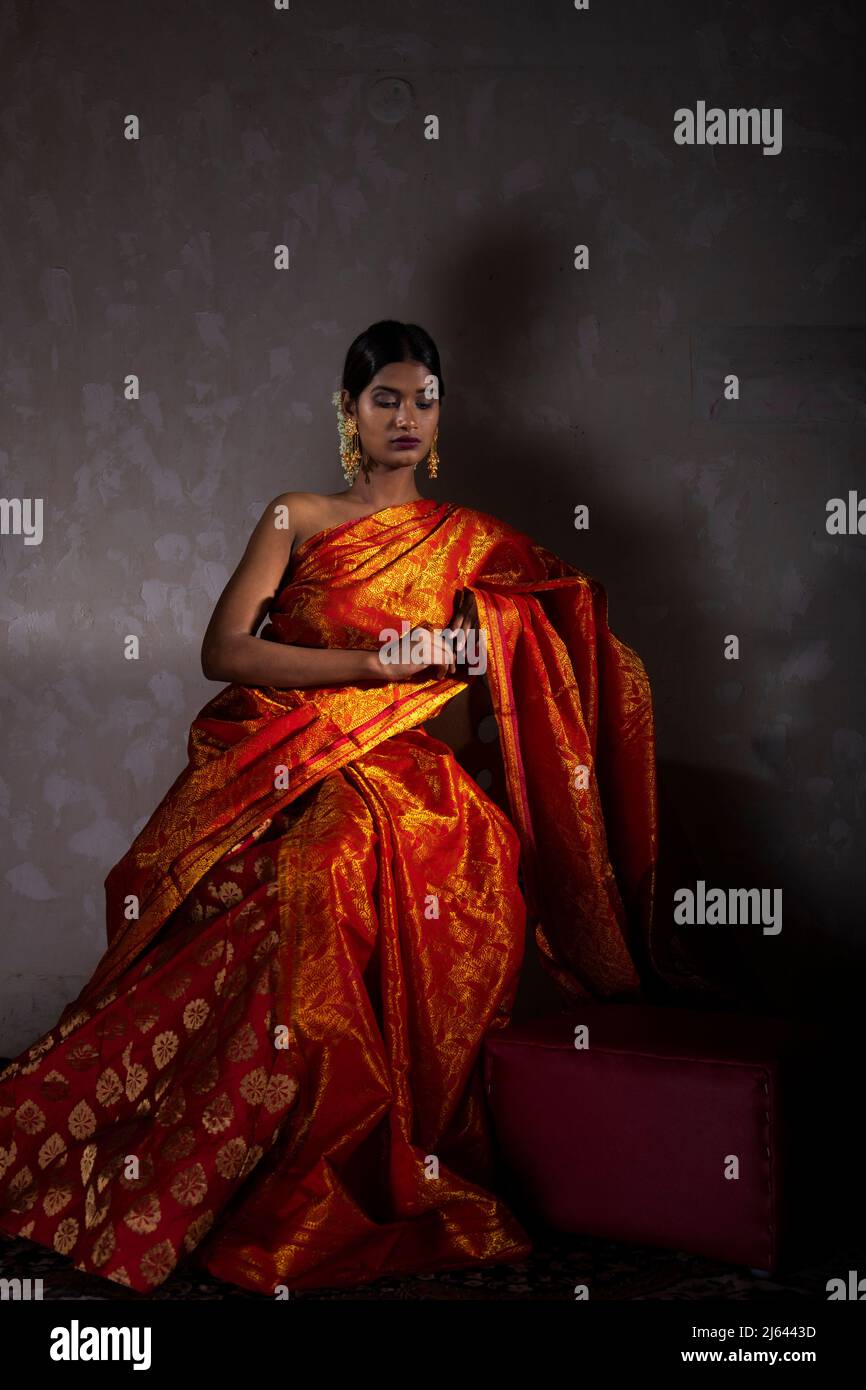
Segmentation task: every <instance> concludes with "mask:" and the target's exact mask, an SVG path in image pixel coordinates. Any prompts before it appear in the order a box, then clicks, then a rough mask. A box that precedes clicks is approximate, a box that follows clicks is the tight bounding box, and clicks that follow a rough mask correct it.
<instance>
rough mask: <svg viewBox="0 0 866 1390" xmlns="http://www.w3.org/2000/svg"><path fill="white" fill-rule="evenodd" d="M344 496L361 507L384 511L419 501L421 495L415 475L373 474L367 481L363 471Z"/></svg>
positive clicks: (401, 473)
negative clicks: (405, 503) (386, 508)
mask: <svg viewBox="0 0 866 1390" xmlns="http://www.w3.org/2000/svg"><path fill="white" fill-rule="evenodd" d="M343 496H344V497H345V498H347V499H348V500H350V501H352V502H353V503H357V504H358V506H359V507H361V506H363V507H364V508H365V509H367V508H372V509H374V510H375V511H383V510H384V508H385V507H399V506H400V505H401V503H403V502H415V501H418V500H420V498H421V493H420V492H419V491H418V489H417V488H416V486H415V478H414V474H413V475H411V476H410V477H408V478H407V477H406V476H405V473H404V472H403V470H401V472H400V473H399V474H398V475H397V476H395V477H388V476H387V475H385V476H382V475H380V474H378V473H376V472H373V473H372V474H371V476H370V478H369V479H367V478H365V477H364V474H363V469H362V470H360V471H359V473H358V477H357V478H356V479H355V481H354V482H353V483H352V486H351V487H350V488H349V489H348V490H347V491H346V492H344V493H343Z"/></svg>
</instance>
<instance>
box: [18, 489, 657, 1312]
mask: <svg viewBox="0 0 866 1390" xmlns="http://www.w3.org/2000/svg"><path fill="white" fill-rule="evenodd" d="M460 589H468V590H470V591H471V593H472V594H473V595H474V597H475V600H476V604H477V610H478V620H479V627H480V629H481V631H482V633H483V636H484V643H485V648H486V658H487V671H486V679H487V681H488V685H489V689H490V694H491V700H492V705H493V710H494V714H495V718H496V722H497V726H498V732H499V736H500V746H501V751H502V756H503V765H504V771H505V776H506V783H507V788H508V798H509V807H510V812H511V814H510V817H507V816H506V815H505V814H504V812H502V811H501V810H500V808H499V807H498V806H496V805H495V804H494V803H493V802H492V801H491V800H490V798H489V797H487V796H486V795H485V793H484V792H483V791H482V790H481V789H480V788H479V787H478V785H477V783H476V782H475V781H474V779H472V778H471V777H470V776H469V774H468V773H466V772H465V771H464V770H463V769H462V768H461V767H460V765H459V763H458V762H457V760H456V759H455V757H454V755H453V753H452V752H451V750H450V749H449V748H448V747H447V746H446V745H444V744H443V743H441V742H440V741H439V740H438V739H435V738H433V737H432V736H431V735H430V734H429V733H428V732H427V731H426V730H425V729H424V728H423V727H422V726H423V725H424V723H425V721H427V720H430V719H432V718H433V717H434V716H435V715H436V714H437V713H438V712H439V711H440V710H441V709H442V708H443V706H444V705H445V704H447V703H448V701H450V700H451V699H453V698H454V697H455V695H457V694H459V693H460V692H461V691H462V690H464V689H466V687H467V684H468V681H469V680H472V679H480V678H481V677H480V676H468V677H467V678H466V679H455V678H454V677H446V678H443V679H438V678H434V679H426V678H425V679H420V678H416V679H413V680H409V681H398V682H394V683H387V682H381V681H372V680H370V681H359V682H356V683H354V684H351V685H345V686H333V687H326V686H322V687H310V688H304V689H297V690H285V689H278V688H275V687H264V688H250V687H244V686H240V685H230V686H228V687H226V688H225V689H223V690H221V691H220V692H219V694H217V696H216V697H215V698H214V699H212V700H211V701H210V702H209V703H208V704H207V705H206V706H205V708H204V709H203V710H202V711H201V713H200V714H199V715H198V717H197V718H196V720H195V721H194V723H193V725H192V727H191V730H190V736H189V746H188V764H187V767H186V768H185V769H184V771H183V772H182V773H181V775H180V776H179V777H178V778H177V780H176V781H175V783H174V784H173V785H172V787H171V788H170V789H169V791H168V792H167V793H166V795H165V797H164V798H163V800H162V802H161V803H160V805H159V806H158V807H157V809H156V810H155V811H154V813H153V815H152V816H151V817H150V819H149V820H148V822H147V823H146V825H145V826H144V828H143V829H142V830H141V831H140V833H139V834H138V836H137V837H136V839H135V841H134V843H133V844H132V846H131V847H130V849H129V851H128V852H127V853H126V854H125V855H124V856H123V858H122V859H121V860H120V862H119V863H118V864H116V865H115V867H114V868H113V869H112V870H111V872H110V873H109V875H108V877H107V879H106V910H107V934H108V947H107V950H106V952H105V954H104V956H103V957H102V959H101V960H100V961H99V963H98V965H97V966H96V969H95V971H94V974H93V976H92V978H91V979H90V981H89V982H88V984H87V985H86V986H85V988H84V989H83V990H82V992H81V994H80V995H79V997H78V999H77V1000H76V1001H75V1002H74V1003H73V1004H71V1005H70V1006H69V1007H68V1009H67V1010H65V1011H64V1014H63V1015H62V1016H61V1019H60V1020H59V1022H58V1025H57V1026H56V1028H55V1029H53V1030H51V1032H50V1033H49V1034H46V1035H45V1037H44V1038H43V1039H41V1040H40V1041H39V1042H38V1043H37V1044H35V1045H34V1046H33V1047H32V1048H30V1049H29V1051H28V1052H27V1053H26V1054H24V1055H23V1056H22V1058H19V1059H17V1060H16V1061H15V1062H13V1063H12V1065H11V1066H10V1067H8V1068H7V1070H6V1071H5V1072H4V1073H3V1075H2V1076H0V1229H2V1230H4V1231H7V1232H8V1233H10V1234H16V1235H22V1236H26V1237H29V1238H31V1239H33V1240H37V1241H41V1242H43V1243H44V1244H46V1245H49V1246H53V1248H54V1249H55V1250H58V1251H59V1252H61V1253H63V1254H65V1255H68V1256H69V1257H70V1258H71V1259H73V1260H74V1261H75V1263H76V1265H77V1267H78V1268H80V1269H83V1270H88V1271H93V1272H98V1273H100V1274H102V1275H103V1276H104V1277H106V1278H109V1279H113V1280H116V1281H117V1282H119V1283H123V1284H127V1285H129V1286H131V1287H133V1288H136V1289H139V1290H147V1289H152V1288H153V1287H155V1286H156V1285H157V1284H159V1283H161V1282H162V1281H163V1280H164V1279H165V1278H166V1277H167V1276H168V1275H169V1274H170V1272H171V1270H172V1269H173V1268H174V1266H175V1264H176V1263H177V1262H178V1260H180V1259H181V1258H182V1257H183V1256H184V1254H191V1253H192V1252H195V1258H196V1260H198V1261H199V1262H200V1263H202V1265H203V1266H205V1267H206V1268H207V1269H209V1270H210V1271H211V1272H212V1273H214V1274H216V1275H218V1276H219V1277H222V1278H225V1279H228V1280H230V1281H233V1282H235V1283H238V1284H241V1285H243V1286H246V1287H249V1288H251V1289H258V1290H260V1291H263V1292H268V1293H272V1292H273V1289H274V1287H275V1286H276V1285H277V1284H279V1283H281V1282H285V1283H286V1284H288V1285H289V1286H290V1287H297V1288H301V1287H307V1286H309V1287H315V1286H322V1285H327V1284H329V1283H330V1284H341V1283H342V1284H347V1283H348V1284H352V1283H361V1282H365V1281H367V1280H369V1279H373V1278H376V1277H378V1276H379V1275H381V1274H387V1273H400V1272H412V1271H417V1272H422V1271H426V1270H434V1269H441V1268H460V1267H465V1266H471V1265H474V1264H485V1263H486V1264H489V1263H496V1262H501V1261H503V1260H507V1259H514V1258H519V1257H521V1256H522V1255H525V1254H526V1253H528V1251H529V1250H530V1249H531V1243H530V1241H529V1238H528V1236H527V1234H526V1232H525V1231H524V1230H523V1228H522V1227H521V1226H520V1224H519V1223H518V1222H517V1220H516V1219H515V1217H514V1216H513V1214H512V1213H511V1212H510V1211H509V1210H508V1208H507V1207H506V1206H505V1204H504V1203H503V1202H502V1201H501V1200H500V1199H499V1197H498V1196H497V1195H495V1185H496V1178H495V1161H494V1152H493V1148H492V1144H491V1136H490V1133H489V1128H488V1124H487V1119H486V1114H485V1109H484V1097H483V1091H482V1087H481V1073H480V1065H479V1063H480V1052H481V1047H482V1044H483V1040H484V1036H485V1034H486V1033H487V1032H489V1031H490V1030H491V1029H496V1028H501V1027H504V1026H505V1025H506V1024H507V1022H508V1019H509V1015H510V1010H511V1006H512V1003H513V999H514V994H515V991H516V987H517V983H518V978H519V971H520V966H521V963H522V959H523V951H524V932H525V929H526V927H527V925H530V926H531V928H532V930H533V932H534V939H535V942H536V945H537V948H538V950H539V952H540V959H541V961H542V964H543V965H544V967H545V969H546V970H547V971H548V972H549V973H550V975H551V976H552V977H553V978H554V979H555V980H556V981H557V982H558V984H559V985H560V987H561V989H562V990H563V992H564V994H565V995H566V996H567V997H571V998H578V997H580V996H586V995H590V996H593V997H598V998H629V997H635V996H637V995H638V994H639V993H640V979H641V975H642V972H643V969H644V967H647V968H651V966H652V919H653V907H654V885H655V867H656V858H657V829H656V787H655V756H654V732H653V715H652V702H651V694H650V688H649V682H648V678H647V675H646V671H645V669H644V667H643V665H642V663H641V661H640V660H639V658H638V657H637V656H636V654H635V653H634V652H633V651H631V650H630V649H629V648H628V647H627V646H625V645H624V644H623V643H622V642H620V641H619V640H618V639H617V638H616V637H615V636H614V635H613V634H612V633H611V632H610V630H609V628H608V625H607V611H606V598H605V593H604V590H603V588H602V587H601V585H600V584H598V583H597V582H596V581H594V580H593V579H591V578H589V577H588V576H587V575H585V574H582V573H580V572H579V571H578V570H576V569H574V568H572V567H571V566H569V565H567V564H565V563H564V562H563V561H561V560H560V559H558V557H557V556H555V555H554V554H553V553H552V552H550V551H548V550H546V549H544V548H543V547H541V546H539V545H537V544H535V543H534V542H532V541H531V540H530V539H529V538H528V537H527V536H525V535H523V534H522V533H521V532H519V531H517V530H515V529H514V528H512V527H510V526H508V525H507V524H506V523H504V522H500V521H498V520H496V519H495V518H493V517H491V516H488V515H486V514H484V513H482V512H478V511H475V510H472V509H469V508H464V507H460V506H456V505H454V504H450V503H444V502H442V503H439V502H434V501H432V500H430V499H426V498H421V499H415V500H414V501H412V502H408V503H404V504H400V505H398V506H394V507H388V508H386V509H384V510H383V511H380V512H376V513H373V514H371V515H368V516H366V517H362V518H357V519H354V520H350V521H346V522H342V523H340V524H339V525H336V526H331V527H328V528H327V529H326V530H323V531H320V532H318V533H317V534H316V535H314V536H312V537H310V538H309V539H308V540H306V541H305V542H303V543H302V544H301V545H300V546H299V547H297V549H296V551H295V554H294V556H293V559H292V564H291V568H290V579H289V582H288V583H287V584H286V585H285V587H284V588H283V589H282V591H281V592H280V593H279V594H278V596H277V597H276V599H275V601H274V603H273V604H272V606H271V610H270V613H269V620H268V624H267V626H266V628H265V630H264V631H263V633H262V637H263V638H265V639H267V640H271V641H276V642H282V643H289V644H297V645H300V646H310V647H336V648H346V647H354V648H367V649H370V650H378V649H379V647H380V645H381V640H380V634H382V633H383V632H384V631H385V630H387V629H391V630H394V629H396V630H397V631H400V629H401V624H402V623H404V622H408V623H409V624H410V625H411V626H412V627H413V628H414V627H419V626H426V627H428V628H431V629H432V628H445V627H447V625H448V623H449V620H450V618H451V616H452V614H453V608H454V600H455V594H456V593H457V591H458V590H460ZM518 865H520V866H522V870H523V882H524V891H525V898H524V894H522V893H521V892H520V889H519V887H518V881H517V872H518ZM130 1155H133V1156H135V1157H136V1158H137V1161H138V1163H139V1167H138V1169H137V1170H135V1171H134V1172H133V1175H132V1176H130V1175H129V1174H128V1173H127V1170H126V1167H125V1164H126V1160H127V1159H128V1157H129V1156H130Z"/></svg>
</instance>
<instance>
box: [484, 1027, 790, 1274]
mask: <svg viewBox="0 0 866 1390" xmlns="http://www.w3.org/2000/svg"><path fill="white" fill-rule="evenodd" d="M581 1025H585V1027H586V1029H587V1033H588V1038H587V1045H586V1046H585V1047H576V1046H575V1038H576V1030H577V1029H579V1028H580V1026H581ZM807 1047H808V1041H807V1040H806V1039H805V1038H804V1036H803V1035H802V1033H801V1032H800V1030H797V1031H796V1032H795V1030H794V1028H793V1027H792V1025H791V1024H789V1023H788V1022H786V1021H785V1020H781V1019H773V1018H756V1017H752V1016H743V1015H739V1014H725V1013H697V1012H694V1011H691V1010H683V1009H679V1008H674V1007H657V1006H653V1005H645V1004H610V1003H596V1002H592V1003H588V1004H586V1005H581V1006H579V1008H576V1009H574V1010H572V1011H570V1012H569V1013H564V1014H558V1015H555V1016H551V1017H547V1018H542V1019H538V1020H533V1021H530V1022H527V1023H522V1024H519V1025H512V1026H510V1027H509V1028H506V1029H504V1030H503V1031H502V1032H498V1033H491V1034H489V1035H488V1037H487V1038H486V1040H485V1045H484V1075H485V1084H486V1090H487V1099H488V1103H489V1107H490V1114H491V1120H492V1123H493V1127H494V1130H495V1133H496V1136H497V1141H498V1147H499V1150H500V1155H501V1159H502V1163H503V1168H504V1171H505V1174H506V1175H507V1186H508V1188H509V1192H508V1194H507V1195H508V1196H510V1197H511V1198H512V1200H513V1201H514V1202H515V1205H516V1209H517V1211H518V1212H520V1211H521V1209H522V1208H524V1207H525V1208H526V1209H527V1211H528V1212H529V1213H531V1214H534V1215H535V1216H536V1217H537V1218H538V1219H540V1220H541V1221H542V1222H544V1223H546V1224H547V1225H548V1226H551V1227H553V1228H554V1229H557V1230H562V1231H571V1232H575V1233H580V1234H583V1235H594V1236H602V1237H605V1238H607V1239H610V1240H620V1241H627V1242H629V1243H640V1244H647V1245H656V1246H664V1247H668V1248H671V1249H676V1250H684V1251H690V1252H692V1253H695V1254H701V1255H705V1256H710V1257H712V1258H715V1259H720V1260H724V1261H728V1262H730V1263H732V1264H743V1265H747V1266H749V1267H750V1268H752V1269H760V1270H767V1271H770V1272H773V1271H775V1270H776V1269H777V1268H778V1264H779V1258H780V1242H781V1238H782V1236H783V1234H784V1230H783V1228H784V1225H785V1214H786V1203H785V1192H784V1190H783V1184H784V1180H785V1177H786V1157H787V1151H788V1141H787V1139H786V1135H787V1134H788V1133H789V1124H788V1120H789V1113H788V1101H789V1099H790V1098H791V1096H792V1093H793V1090H794V1088H796V1087H797V1085H798V1076H799V1073H800V1068H801V1059H802V1057H803V1053H804V1050H805V1049H806V1048H807ZM735 1174H737V1176H734V1175H735Z"/></svg>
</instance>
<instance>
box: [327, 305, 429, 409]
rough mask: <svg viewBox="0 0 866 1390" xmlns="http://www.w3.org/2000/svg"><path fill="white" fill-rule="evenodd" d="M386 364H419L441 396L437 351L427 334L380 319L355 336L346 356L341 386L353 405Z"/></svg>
mask: <svg viewBox="0 0 866 1390" xmlns="http://www.w3.org/2000/svg"><path fill="white" fill-rule="evenodd" d="M390 362H420V363H421V365H422V366H423V367H428V368H429V369H430V372H431V374H432V375H433V376H435V378H436V380H437V383H438V389H439V399H440V401H441V400H442V399H443V397H444V395H445V383H444V382H443V380H442V368H441V367H440V365H439V350H438V348H437V347H436V344H435V343H434V341H433V339H432V338H431V337H430V334H429V333H427V332H426V331H425V329H423V328H421V327H419V325H418V324H417V323H400V322H399V321H398V320H397V319H380V321H379V322H378V323H373V324H371V325H370V327H369V328H368V329H366V330H365V331H364V332H363V333H359V334H358V336H357V338H356V339H355V341H354V342H353V343H352V345H351V347H350V348H349V351H348V352H347V353H346V361H345V364H344V366H343V379H342V381H341V383H340V384H341V386H342V387H343V390H344V391H348V393H349V395H350V396H351V397H352V400H353V401H356V400H357V399H358V397H359V396H360V394H361V392H362V391H363V390H364V388H365V387H367V386H369V385H370V382H371V381H372V380H373V377H374V376H376V374H377V372H381V370H382V368H383V367H387V366H388V364H389V363H390Z"/></svg>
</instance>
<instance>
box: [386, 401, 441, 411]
mask: <svg viewBox="0 0 866 1390" xmlns="http://www.w3.org/2000/svg"><path fill="white" fill-rule="evenodd" d="M376 404H377V405H380V406H381V407H382V409H383V410H396V409H397V402H396V401H377V402H376ZM415 404H416V405H417V406H418V409H419V410H432V409H433V402H432V401H416V402H415Z"/></svg>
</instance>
